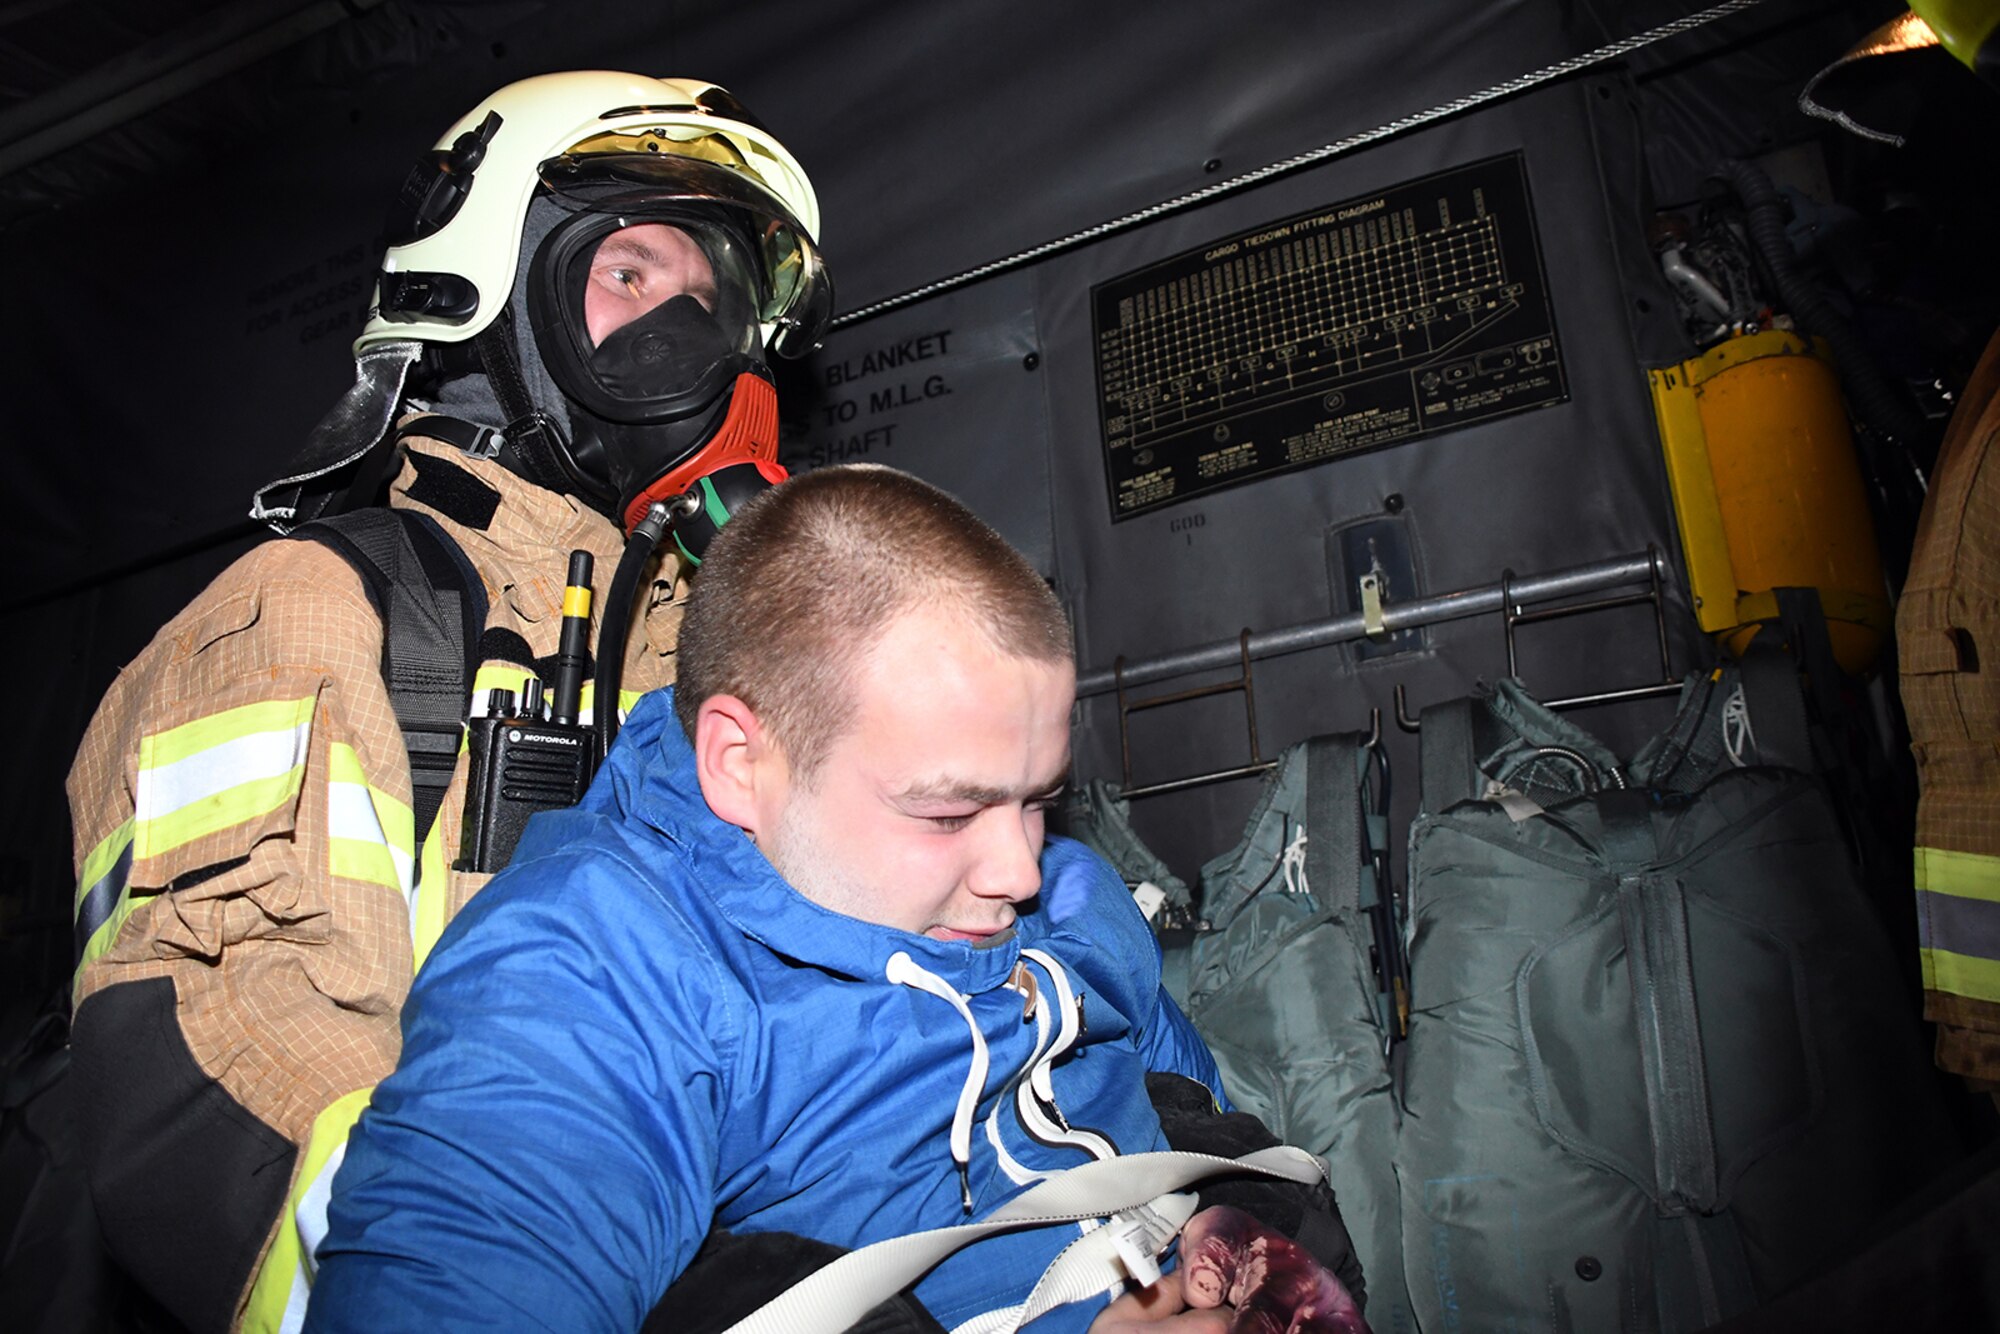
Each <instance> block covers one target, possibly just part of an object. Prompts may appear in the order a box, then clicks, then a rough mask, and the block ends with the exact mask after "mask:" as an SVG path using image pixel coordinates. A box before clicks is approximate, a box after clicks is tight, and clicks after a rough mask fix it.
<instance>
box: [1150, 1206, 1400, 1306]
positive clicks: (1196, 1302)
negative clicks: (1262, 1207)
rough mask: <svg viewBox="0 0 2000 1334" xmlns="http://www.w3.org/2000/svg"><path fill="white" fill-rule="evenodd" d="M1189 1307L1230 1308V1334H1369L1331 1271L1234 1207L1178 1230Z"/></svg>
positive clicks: (1204, 1214) (1215, 1210)
mask: <svg viewBox="0 0 2000 1334" xmlns="http://www.w3.org/2000/svg"><path fill="white" fill-rule="evenodd" d="M1180 1268H1181V1291H1182V1293H1183V1294H1184V1295H1185V1297H1186V1299H1187V1303H1188V1305H1189V1306H1194V1307H1216V1306H1227V1307H1231V1308H1233V1309H1234V1312H1235V1315H1234V1318H1233V1319H1232V1320H1231V1321H1230V1323H1229V1334H1369V1330H1368V1322H1367V1321H1365V1320H1363V1319H1362V1318H1361V1308H1360V1307H1358V1306H1356V1305H1355V1304H1354V1298H1353V1297H1351V1296H1349V1295H1348V1292H1347V1289H1346V1288H1345V1287H1343V1286H1342V1285H1341V1282H1340V1280H1339V1279H1338V1278H1335V1277H1334V1276H1333V1274H1332V1272H1331V1271H1329V1270H1328V1269H1327V1268H1326V1267H1325V1266H1323V1265H1321V1264H1320V1262H1319V1261H1317V1260H1315V1259H1313V1258H1312V1256H1311V1255H1310V1254H1308V1253H1307V1252H1306V1250H1305V1249H1304V1248H1303V1247H1301V1246H1300V1245H1299V1244H1298V1243H1297V1242H1295V1241H1293V1240H1292V1239H1291V1238H1290V1237H1287V1236H1285V1235H1284V1234H1283V1233H1282V1232H1278V1231H1275V1230H1274V1229H1272V1228H1268V1227H1265V1226H1264V1225H1263V1224H1262V1223H1260V1222H1258V1221H1257V1220H1256V1219H1254V1218H1252V1217H1250V1215H1248V1214H1246V1213H1244V1212H1242V1211H1241V1210H1240V1209H1231V1208H1229V1207H1228V1206H1227V1205H1218V1206H1216V1207H1215V1208H1212V1209H1204V1210H1202V1211H1201V1212H1200V1213H1198V1214H1196V1215H1195V1216H1194V1217H1193V1218H1191V1219H1189V1220H1188V1223H1187V1226H1186V1227H1184V1228H1182V1229H1181V1266H1180Z"/></svg>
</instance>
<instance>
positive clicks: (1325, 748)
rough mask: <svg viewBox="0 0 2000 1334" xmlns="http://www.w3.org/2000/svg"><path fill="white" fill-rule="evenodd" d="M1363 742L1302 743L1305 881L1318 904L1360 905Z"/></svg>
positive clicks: (1320, 739) (1353, 738)
mask: <svg viewBox="0 0 2000 1334" xmlns="http://www.w3.org/2000/svg"><path fill="white" fill-rule="evenodd" d="M1360 749H1361V738H1360V736H1359V735H1357V734H1348V735H1345V736H1316V737H1313V738H1312V739H1311V740H1309V741H1307V742H1306V829H1307V830H1308V831H1310V832H1309V836H1308V837H1307V839H1306V882H1307V883H1308V884H1310V885H1311V886H1312V888H1313V892H1314V894H1315V895H1317V896H1318V898H1319V901H1320V906H1321V907H1323V908H1327V909H1330V910H1334V911H1342V912H1353V911H1354V910H1355V909H1357V908H1359V907H1360V906H1361V865H1362V861H1363V859H1364V858H1365V857H1366V856H1367V851H1366V848H1365V846H1364V845H1365V837H1364V832H1363V830H1362V828H1361V820H1362V811H1361V765H1360V761H1359V758H1358V756H1359V752H1360Z"/></svg>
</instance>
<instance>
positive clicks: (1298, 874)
mask: <svg viewBox="0 0 2000 1334" xmlns="http://www.w3.org/2000/svg"><path fill="white" fill-rule="evenodd" d="M1279 864H1280V865H1281V866H1283V867H1284V868H1285V892H1286V893H1287V894H1310V893H1312V882H1311V881H1309V880H1307V879H1306V827H1305V826H1304V825H1300V826H1299V832H1298V834H1297V836H1296V837H1294V838H1293V839H1292V841H1291V843H1290V844H1289V845H1288V846H1287V847H1286V848H1285V856H1284V860H1283V861H1282V862H1280V863H1279Z"/></svg>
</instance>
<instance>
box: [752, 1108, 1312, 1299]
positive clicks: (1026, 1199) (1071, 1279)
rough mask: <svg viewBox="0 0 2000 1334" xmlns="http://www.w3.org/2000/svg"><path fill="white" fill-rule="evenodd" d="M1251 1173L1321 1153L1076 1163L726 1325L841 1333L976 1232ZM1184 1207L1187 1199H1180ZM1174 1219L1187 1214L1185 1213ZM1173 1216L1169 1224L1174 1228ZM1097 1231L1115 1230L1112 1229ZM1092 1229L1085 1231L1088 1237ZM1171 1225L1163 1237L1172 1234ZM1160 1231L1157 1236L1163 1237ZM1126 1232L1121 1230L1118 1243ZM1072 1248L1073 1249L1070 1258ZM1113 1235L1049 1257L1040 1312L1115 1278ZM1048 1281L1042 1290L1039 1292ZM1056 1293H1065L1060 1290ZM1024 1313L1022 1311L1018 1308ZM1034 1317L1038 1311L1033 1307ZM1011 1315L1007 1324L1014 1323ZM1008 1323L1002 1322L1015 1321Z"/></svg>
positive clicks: (1101, 1210)
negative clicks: (992, 1206) (984, 1213)
mask: <svg viewBox="0 0 2000 1334" xmlns="http://www.w3.org/2000/svg"><path fill="white" fill-rule="evenodd" d="M1239 1172H1250V1173H1255V1174H1257V1175H1261V1176H1270V1177H1278V1178H1281V1179H1283V1180H1286V1181H1297V1182H1300V1183H1302V1184H1310V1183H1312V1182H1315V1181H1321V1180H1324V1179H1325V1176H1326V1169H1325V1166H1324V1165H1323V1164H1322V1163H1321V1162H1320V1160H1319V1159H1318V1158H1316V1157H1314V1156H1313V1155H1312V1154H1310V1153H1307V1152H1306V1151H1305V1150H1304V1149H1295V1148H1292V1147H1291V1146H1289V1145H1283V1144H1281V1145H1277V1146H1275V1147H1273V1148H1269V1149H1259V1150H1257V1151H1256V1152H1255V1153H1246V1154H1244V1155H1243V1156H1242V1157H1241V1158H1218V1157H1215V1156H1213V1155H1210V1154H1205V1153H1132V1154H1125V1155H1123V1156H1121V1157H1117V1158H1106V1159H1103V1160H1101V1161H1099V1162H1094V1163H1084V1164H1082V1165H1080V1166H1077V1167H1072V1168H1070V1169H1069V1170H1068V1171H1066V1172H1062V1173H1059V1174H1058V1175H1056V1176H1052V1177H1050V1178H1049V1179H1048V1180H1046V1181H1043V1182H1041V1183H1040V1184H1038V1185H1036V1186H1034V1187H1032V1188H1031V1189H1029V1190H1026V1191H1024V1192H1022V1193H1021V1194H1020V1195H1017V1196H1015V1197H1014V1198H1013V1199H1011V1200H1009V1201H1008V1202H1007V1203H1006V1204H1004V1205H1002V1206H1001V1207H1000V1208H999V1209H997V1210H995V1211H994V1212H993V1213H992V1214H991V1215H989V1216H988V1217H986V1218H985V1219H983V1220H981V1221H980V1222H977V1223H962V1224H959V1225H958V1226H956V1227H941V1228H933V1229H931V1230H930V1231H927V1232H912V1233H909V1234H908V1235H906V1236H901V1237H891V1238H889V1239H888V1240H886V1241H878V1242H876V1243H875V1244H874V1245H872V1246H864V1247H862V1248H861V1249H860V1250H858V1251H850V1252H848V1253H847V1254H846V1255H843V1256H841V1257H840V1258H839V1259H837V1260H835V1261H833V1263H831V1264H829V1265H827V1266H825V1267H824V1268H822V1269H820V1270H819V1271H818V1272H816V1273H814V1274H812V1275H810V1276H809V1277H807V1278H805V1279H802V1280H801V1281H799V1282H798V1283H795V1284H793V1285H792V1286H791V1287H790V1288H788V1289H786V1290H785V1291H784V1292H782V1293H779V1294H778V1295H777V1296H776V1297H774V1298H772V1299H771V1300H770V1301H768V1302H766V1303H765V1304H764V1305H763V1306H761V1307H759V1308H758V1309H757V1310H756V1311H754V1312H752V1313H751V1314H750V1315H749V1316H747V1317H745V1318H744V1319H742V1320H740V1321H738V1322H737V1323H736V1324H734V1325H732V1326H730V1328H729V1330H728V1334H839V1332H840V1331H842V1330H845V1329H846V1328H847V1327H848V1326H850V1325H852V1324H854V1322H855V1321H857V1320H859V1319H861V1317H862V1316H864V1315H866V1314H868V1312H869V1311H871V1310H873V1309H874V1308H875V1307H876V1306H877V1305H878V1304H880V1303H881V1302H883V1301H886V1300H887V1299H888V1298H890V1297H892V1296H894V1295H895V1294H896V1293H898V1292H901V1291H902V1290H903V1289H904V1288H906V1287H908V1286H909V1285H910V1284H912V1283H914V1282H916V1280H917V1279H919V1278H921V1277H922V1276H923V1275H924V1274H925V1273H927V1272H928V1271H929V1270H930V1269H931V1267H932V1266H934V1265H936V1264H937V1263H938V1262H939V1261H941V1260H943V1259H944V1258H945V1257H947V1256H949V1255H951V1254H952V1253H953V1252H954V1251H957V1250H959V1249H960V1248H962V1247H965V1246H968V1245H970V1244H972V1243H973V1242H975V1241H979V1240H981V1239H982V1238H985V1237H990V1236H993V1235H995V1234H997V1233H1001V1232H1013V1231H1018V1230H1020V1229H1023V1228H1030V1227H1046V1226H1048V1225H1050V1224H1054V1223H1073V1222H1075V1221H1077V1220H1078V1219H1082V1218H1104V1217H1108V1216H1111V1215H1116V1214H1126V1213H1132V1212H1134V1211H1136V1210H1139V1209H1141V1208H1142V1207H1145V1206H1149V1205H1150V1206H1155V1207H1154V1209H1153V1211H1152V1212H1153V1217H1154V1218H1155V1219H1160V1220H1164V1219H1171V1216H1172V1214H1171V1212H1170V1211H1171V1210H1173V1209H1174V1208H1175V1207H1176V1206H1175V1205H1174V1204H1173V1202H1170V1201H1166V1200H1162V1199H1160V1197H1161V1196H1164V1195H1172V1194H1173V1193H1174V1192H1176V1191H1179V1190H1183V1189H1185V1188H1186V1187H1188V1186H1191V1185H1193V1184H1194V1183H1196V1182H1198V1181H1201V1180H1203V1179H1204V1178H1207V1177H1213V1176H1223V1175H1226V1174H1233V1173H1239ZM1185 1207H1186V1208H1187V1209H1189V1210H1192V1208H1193V1202H1192V1201H1191V1200H1190V1201H1188V1203H1187V1204H1186V1206H1185ZM1180 1221H1181V1222H1185V1221H1186V1215H1185V1214H1183V1215H1182V1217H1181V1220H1180ZM1179 1226H1180V1223H1179V1222H1176V1223H1174V1224H1173V1229H1174V1230H1178V1229H1179ZM1097 1231H1098V1232H1103V1233H1107V1234H1111V1233H1114V1228H1112V1227H1106V1228H1100V1229H1098V1230H1097ZM1096 1235H1097V1233H1095V1232H1093V1233H1091V1234H1090V1235H1089V1236H1086V1237H1084V1238H1083V1239H1082V1240H1083V1241H1086V1242H1087V1241H1089V1240H1090V1237H1091V1236H1096ZM1171 1236H1172V1232H1171V1231H1169V1232H1168V1233H1167V1234H1166V1237H1171ZM1165 1240H1166V1238H1165V1237H1163V1238H1162V1239H1161V1242H1160V1244H1161V1245H1162V1246H1164V1245H1165ZM1132 1243H1133V1238H1131V1237H1130V1236H1127V1237H1126V1238H1125V1244H1126V1247H1127V1248H1129V1247H1130V1246H1131V1245H1132ZM1071 1252H1077V1254H1076V1255H1075V1256H1074V1257H1072V1256H1071ZM1117 1255H1118V1243H1117V1240H1116V1239H1115V1237H1112V1238H1107V1240H1106V1241H1104V1242H1102V1243H1098V1244H1097V1245H1094V1246H1090V1247H1080V1246H1078V1245H1072V1246H1071V1247H1069V1248H1068V1249H1066V1250H1065V1251H1064V1252H1063V1253H1062V1254H1061V1255H1059V1256H1057V1257H1056V1261H1055V1263H1054V1264H1052V1265H1050V1267H1049V1270H1048V1271H1046V1272H1045V1273H1044V1274H1043V1277H1042V1280H1041V1282H1040V1283H1038V1284H1037V1285H1036V1288H1035V1292H1034V1294H1033V1295H1032V1296H1031V1299H1030V1300H1031V1301H1042V1302H1044V1303H1045V1304H1044V1305H1043V1307H1042V1310H1048V1309H1051V1308H1053V1307H1054V1306H1057V1305H1059V1304H1060V1303H1061V1302H1063V1301H1069V1300H1074V1299H1075V1298H1077V1297H1085V1296H1089V1295H1090V1294H1091V1293H1093V1292H1101V1291H1103V1290H1104V1289H1105V1288H1107V1287H1109V1286H1110V1285H1111V1283H1112V1282H1113V1281H1115V1280H1116V1279H1118V1278H1120V1277H1123V1276H1124V1273H1125V1268H1124V1265H1123V1263H1122V1261H1120V1260H1119V1259H1118V1258H1117ZM1045 1289H1047V1291H1046V1292H1045V1291H1044V1290H1045ZM1058 1293H1062V1294H1069V1295H1062V1296H1058V1295H1057V1294H1058ZM1018 1309H1019V1310H1020V1311H1021V1312H1022V1313H1023V1317H1022V1318H1032V1317H1027V1316H1026V1315H1025V1313H1026V1312H1027V1311H1028V1310H1029V1309H1030V1308H1029V1307H1028V1306H1025V1305H1024V1306H1022V1307H1020V1308H1018ZM1035 1314H1036V1315H1039V1314H1041V1311H1036V1312H1035ZM1019 1323H1020V1319H1019V1318H1017V1319H1016V1320H1015V1322H1014V1325H1018V1324H1019ZM1014 1325H1009V1326H1002V1328H1013V1327H1014Z"/></svg>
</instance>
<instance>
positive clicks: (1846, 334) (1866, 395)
mask: <svg viewBox="0 0 2000 1334" xmlns="http://www.w3.org/2000/svg"><path fill="white" fill-rule="evenodd" d="M1717 172H1718V174H1719V175H1720V176H1721V177H1722V178H1723V179H1724V180H1726V181H1728V182H1729V186H1730V188H1731V189H1733V190H1734V191H1735V192H1736V196H1737V198H1739V199H1741V200H1742V201H1743V207H1744V210H1745V213H1746V217H1745V222H1746V224H1747V225H1748V227H1749V229H1750V240H1751V243H1752V244H1753V245H1755V246H1756V247H1757V253H1758V254H1759V255H1760V256H1762V258H1763V260H1764V263H1765V265H1766V266H1767V267H1768V268H1769V269H1770V271H1771V278H1772V280H1773V281H1774V282H1775V283H1776V284H1777V286H1778V296H1779V299H1780V300H1782V301H1783V302H1784V303H1785V308H1786V309H1787V310H1788V311H1790V312H1791V315H1792V318H1793V319H1795V320H1797V321H1798V322H1799V324H1800V325H1801V326H1803V327H1804V329H1805V330H1806V332H1808V333H1816V334H1818V335H1819V336H1820V337H1822V338H1824V339H1826V341H1827V343H1828V344H1829V345H1830V346H1831V347H1832V348H1833V359H1834V362H1835V364H1836V365H1838V366H1839V368H1840V379H1841V383H1842V385H1843V386H1844V387H1845V388H1846V390H1847V397H1848V400H1849V401H1850V402H1851V403H1853V405H1854V410H1855V411H1856V412H1857V413H1858V414H1859V415H1860V417H1861V419H1862V420H1863V421H1865V422H1867V423H1868V424H1869V425H1870V426H1872V427H1874V428H1875V429H1876V430H1877V431H1879V432H1881V433H1882V434H1883V435H1886V436H1888V437H1890V438H1891V439H1892V440H1894V441H1895V442H1896V443H1897V444H1899V445H1901V446H1902V447H1903V449H1905V450H1910V449H1912V448H1914V447H1915V445H1916V443H1917V441H1918V440H1919V439H1921V438H1922V437H1923V434H1924V431H1925V422H1924V418H1923V415H1922V414H1921V413H1919V412H1918V411H1917V409H1916V407H1915V406H1914V405H1913V404H1912V403H1911V402H1910V399H1909V396H1908V395H1907V394H1905V393H1903V392H1902V391H1900V390H1899V389H1898V388H1897V387H1896V385H1895V384H1894V383H1893V382H1892V381H1891V380H1890V379H1889V377H1888V376H1887V375H1886V374H1884V373H1883V371H1882V368H1881V366H1880V365H1878V364H1877V362H1876V360H1875V358H1874V356H1873V354H1871V353H1870V352H1869V351H1868V348H1867V345H1866V344H1864V343H1863V342H1862V341H1861V338H1860V336H1859V335H1858V334H1856V333H1855V332H1854V329H1853V326H1851V325H1849V324H1848V322H1847V320H1846V319H1845V318H1844V317H1843V316H1842V315H1841V314H1840V312H1839V311H1838V310H1837V309H1835V308H1834V305H1833V303H1832V302H1831V301H1829V300H1827V298H1826V296H1825V295H1824V294H1823V293H1822V292H1821V291H1820V290H1819V286H1818V284H1816V283H1815V282H1814V281H1813V280H1812V279H1811V278H1810V277H1809V276H1808V275H1807V274H1806V273H1805V272H1804V271H1803V270H1802V269H1801V268H1800V267H1799V264H1798V257H1797V255H1796V254H1794V252H1793V250H1792V243H1791V241H1790V240H1789V239H1787V238H1786V236H1785V202H1784V199H1783V197H1782V196H1780V195H1779V193H1778V188H1777V186H1775V185H1773V184H1772V183H1771V178H1770V177H1769V176H1768V175H1766V174H1765V173H1764V170H1763V169H1762V168H1761V167H1759V166H1757V165H1756V164H1755V163H1752V162H1744V161H1742V160H1740V159H1737V158H1729V159H1726V160H1725V161H1724V162H1723V163H1722V165H1721V166H1720V167H1719V168H1717Z"/></svg>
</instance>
